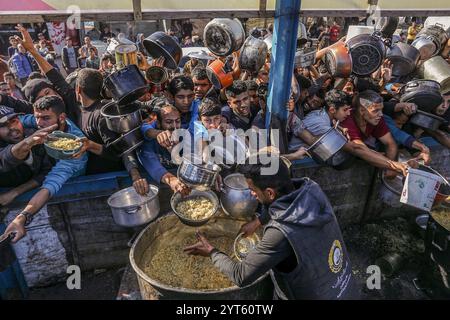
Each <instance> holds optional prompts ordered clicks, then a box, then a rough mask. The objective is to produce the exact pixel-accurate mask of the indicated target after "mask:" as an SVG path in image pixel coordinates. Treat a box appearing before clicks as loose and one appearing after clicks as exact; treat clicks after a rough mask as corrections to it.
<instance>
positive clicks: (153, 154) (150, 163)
mask: <svg viewBox="0 0 450 320" xmlns="http://www.w3.org/2000/svg"><path fill="white" fill-rule="evenodd" d="M137 156H138V159H139V161H140V162H141V164H142V166H143V167H144V168H145V170H146V171H147V173H148V174H149V175H150V177H151V178H152V179H153V180H154V181H155V182H156V183H161V178H162V177H163V176H164V175H165V174H166V173H167V172H168V170H167V169H172V168H176V165H175V164H173V163H172V162H171V155H170V152H169V151H168V150H167V149H166V148H164V147H161V146H160V145H159V143H158V141H156V139H152V140H150V141H145V142H144V143H143V144H142V146H141V148H140V149H139V150H138V152H137Z"/></svg>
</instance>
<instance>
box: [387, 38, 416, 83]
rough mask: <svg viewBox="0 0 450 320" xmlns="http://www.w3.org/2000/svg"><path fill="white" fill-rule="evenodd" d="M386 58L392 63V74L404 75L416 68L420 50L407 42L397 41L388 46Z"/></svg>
mask: <svg viewBox="0 0 450 320" xmlns="http://www.w3.org/2000/svg"><path fill="white" fill-rule="evenodd" d="M386 58H387V59H389V60H390V61H391V62H392V63H393V67H392V74H393V75H394V76H400V77H401V76H406V75H408V74H410V73H411V72H413V71H414V69H415V68H416V64H417V62H418V61H419V59H420V51H419V50H417V49H416V48H414V47H413V46H411V45H409V44H406V43H402V42H399V43H396V44H395V45H393V46H392V47H391V48H389V50H388V52H387V55H386Z"/></svg>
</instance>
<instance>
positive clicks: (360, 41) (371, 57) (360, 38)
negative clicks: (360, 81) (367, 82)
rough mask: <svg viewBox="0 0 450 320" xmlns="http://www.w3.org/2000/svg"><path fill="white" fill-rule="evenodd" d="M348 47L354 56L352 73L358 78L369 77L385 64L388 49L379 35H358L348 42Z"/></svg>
mask: <svg viewBox="0 0 450 320" xmlns="http://www.w3.org/2000/svg"><path fill="white" fill-rule="evenodd" d="M346 46H347V48H348V49H349V52H350V55H351V56H352V67H353V68H352V69H353V71H352V72H353V73H354V74H355V75H357V76H360V77H365V76H368V75H370V74H372V73H373V72H375V71H377V70H378V68H379V67H380V66H381V64H382V63H383V60H384V57H385V53H386V48H385V45H384V43H383V41H382V40H381V38H380V37H379V36H377V35H370V34H360V35H357V36H355V37H353V38H351V39H350V40H347V42H346Z"/></svg>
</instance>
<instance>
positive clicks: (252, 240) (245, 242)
mask: <svg viewBox="0 0 450 320" xmlns="http://www.w3.org/2000/svg"><path fill="white" fill-rule="evenodd" d="M243 236H244V233H240V234H239V235H238V236H237V237H236V239H234V244H233V251H234V255H235V256H236V258H237V259H238V260H239V261H242V260H243V259H245V257H246V256H247V255H248V253H249V251H250V250H253V249H254V248H255V247H256V246H257V245H258V243H259V241H260V239H259V237H258V235H257V234H256V233H254V234H252V235H251V236H248V237H246V238H244V237H243ZM239 244H241V245H242V246H244V247H245V248H246V251H247V252H242V251H241V250H239V247H238V246H239Z"/></svg>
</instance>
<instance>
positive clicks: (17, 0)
mask: <svg viewBox="0 0 450 320" xmlns="http://www.w3.org/2000/svg"><path fill="white" fill-rule="evenodd" d="M275 2H276V0H227V1H217V0H216V1H205V0H189V1H179V0H79V1H73V0H13V1H11V0H0V18H1V22H3V23H8V22H11V23H13V22H14V23H15V22H26V21H27V20H34V21H44V20H46V19H47V18H51V17H53V20H54V18H56V17H61V18H63V17H67V16H69V15H70V14H72V13H73V11H71V10H73V8H74V6H77V7H79V8H80V10H81V20H84V21H88V20H98V19H99V18H107V19H108V20H110V21H112V20H120V21H130V20H134V18H135V17H136V13H137V14H138V16H139V19H140V18H141V17H142V19H144V20H147V19H161V18H164V19H175V18H210V17H217V16H222V17H230V16H235V17H242V18H245V17H273V15H274V12H275ZM368 6H369V5H368V1H367V0H303V1H302V3H301V12H302V13H303V14H304V15H309V16H313V15H314V16H357V15H359V16H363V15H365V14H366V12H367V9H368ZM378 6H379V8H380V14H381V15H397V16H411V15H449V14H450V1H449V0H433V1H419V0H395V1H392V0H379V1H378ZM68 8H69V11H68ZM21 19H22V20H25V21H21ZM47 21H48V20H47Z"/></svg>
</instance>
